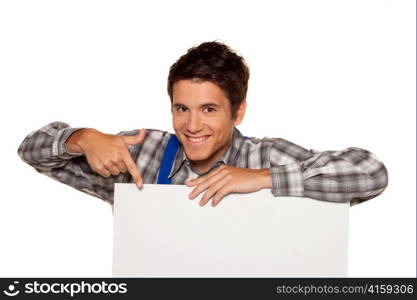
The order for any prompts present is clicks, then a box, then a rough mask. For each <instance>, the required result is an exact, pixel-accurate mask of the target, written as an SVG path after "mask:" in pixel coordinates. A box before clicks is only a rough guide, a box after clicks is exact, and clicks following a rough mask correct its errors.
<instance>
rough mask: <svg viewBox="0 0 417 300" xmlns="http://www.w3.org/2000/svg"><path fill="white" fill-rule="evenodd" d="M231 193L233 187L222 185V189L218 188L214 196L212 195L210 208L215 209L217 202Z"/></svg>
mask: <svg viewBox="0 0 417 300" xmlns="http://www.w3.org/2000/svg"><path fill="white" fill-rule="evenodd" d="M231 192H233V187H232V186H231V185H230V184H226V185H224V186H223V187H222V188H220V189H219V190H218V191H217V193H216V195H214V198H213V200H212V201H211V206H213V207H215V206H217V204H219V202H220V201H221V200H222V199H223V198H224V197H225V196H226V195H228V194H230V193H231Z"/></svg>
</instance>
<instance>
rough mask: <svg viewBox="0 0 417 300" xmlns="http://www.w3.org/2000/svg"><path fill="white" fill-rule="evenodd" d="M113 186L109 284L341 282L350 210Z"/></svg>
mask: <svg viewBox="0 0 417 300" xmlns="http://www.w3.org/2000/svg"><path fill="white" fill-rule="evenodd" d="M191 190H192V188H189V187H187V186H184V185H153V184H146V185H145V186H144V188H143V189H142V190H138V189H137V188H136V186H135V185H134V184H116V186H115V197H114V242H113V243H114V248H113V249H114V252H113V276H115V277H346V276H347V250H348V224H349V222H348V219H349V203H329V202H324V201H318V200H313V199H309V198H294V197H273V196H272V194H271V192H270V191H269V190H262V191H259V192H256V193H250V194H232V195H228V196H226V197H225V198H224V199H223V200H222V201H221V202H220V203H219V205H218V206H216V207H211V202H209V203H208V204H207V205H206V206H204V207H200V206H199V205H198V200H199V199H200V198H197V199H195V200H189V199H188V194H189V193H190V192H191Z"/></svg>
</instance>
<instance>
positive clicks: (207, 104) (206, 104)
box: [174, 102, 221, 108]
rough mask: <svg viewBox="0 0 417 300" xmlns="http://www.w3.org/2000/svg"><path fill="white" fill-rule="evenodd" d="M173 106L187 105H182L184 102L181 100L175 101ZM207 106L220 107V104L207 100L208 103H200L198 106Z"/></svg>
mask: <svg viewBox="0 0 417 300" xmlns="http://www.w3.org/2000/svg"><path fill="white" fill-rule="evenodd" d="M174 106H175V107H179V106H184V107H187V105H184V104H182V103H181V102H177V103H175V104H174ZM209 106H211V107H213V106H214V107H221V105H220V104H217V103H213V102H209V103H204V104H202V105H200V107H202V108H204V107H209Z"/></svg>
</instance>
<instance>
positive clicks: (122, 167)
mask: <svg viewBox="0 0 417 300" xmlns="http://www.w3.org/2000/svg"><path fill="white" fill-rule="evenodd" d="M112 162H113V164H114V165H115V166H116V168H117V169H118V170H119V172H120V173H124V172H126V171H127V167H126V165H125V163H124V161H123V160H120V159H119V160H112Z"/></svg>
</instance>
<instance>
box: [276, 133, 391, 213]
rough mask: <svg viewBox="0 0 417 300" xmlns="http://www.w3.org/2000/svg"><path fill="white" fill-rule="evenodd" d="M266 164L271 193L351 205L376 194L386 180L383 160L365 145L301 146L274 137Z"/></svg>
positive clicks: (380, 190)
mask: <svg viewBox="0 0 417 300" xmlns="http://www.w3.org/2000/svg"><path fill="white" fill-rule="evenodd" d="M270 162H271V166H270V168H269V170H270V173H271V177H272V193H273V195H274V196H299V197H309V198H313V199H318V200H324V201H331V202H347V201H349V202H350V205H351V206H352V205H355V204H358V203H361V202H363V201H366V200H369V199H371V198H374V197H376V196H378V195H380V194H381V193H382V192H383V191H384V190H385V188H386V187H387V184H388V173H387V170H386V168H385V166H384V164H383V163H382V162H381V161H380V160H379V159H378V158H377V157H376V156H375V155H374V154H373V153H371V152H369V151H368V150H365V149H361V148H357V147H350V148H347V149H344V150H341V151H323V152H319V151H315V150H310V151H308V150H307V149H304V148H302V147H300V146H298V145H296V144H293V143H291V142H288V141H286V140H284V139H276V140H275V142H274V143H273V144H272V147H271V151H270Z"/></svg>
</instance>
